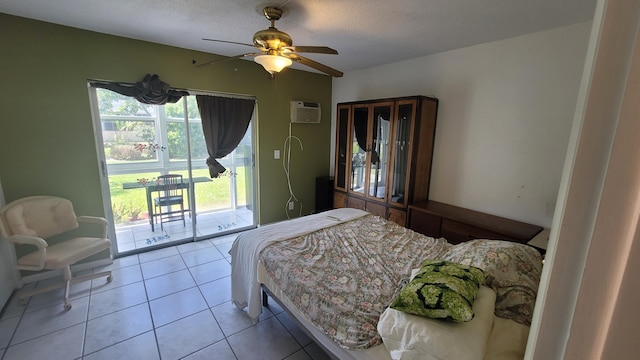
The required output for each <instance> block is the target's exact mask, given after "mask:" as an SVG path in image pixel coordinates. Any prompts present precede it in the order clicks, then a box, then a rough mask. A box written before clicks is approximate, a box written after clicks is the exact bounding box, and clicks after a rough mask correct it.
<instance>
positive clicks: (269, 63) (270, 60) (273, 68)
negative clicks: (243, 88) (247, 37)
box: [253, 55, 293, 74]
mask: <svg viewBox="0 0 640 360" xmlns="http://www.w3.org/2000/svg"><path fill="white" fill-rule="evenodd" d="M253 60H254V61H255V62H257V63H258V64H260V65H262V67H263V68H264V69H265V70H267V71H268V72H269V74H274V73H279V72H280V71H282V69H284V68H286V67H287V66H291V64H292V63H293V62H292V61H291V59H289V58H286V57H284V56H278V55H258V56H256V57H255V58H254V59H253Z"/></svg>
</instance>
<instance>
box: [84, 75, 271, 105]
mask: <svg viewBox="0 0 640 360" xmlns="http://www.w3.org/2000/svg"><path fill="white" fill-rule="evenodd" d="M87 82H88V84H89V85H90V86H91V85H94V84H96V83H109V84H120V85H129V86H134V85H135V84H136V83H131V82H126V81H109V80H98V79H87ZM169 88H170V89H171V90H176V91H186V92H188V93H189V95H208V96H219V97H230V98H236V99H247V100H255V101H256V102H257V101H258V99H257V97H256V96H255V95H243V94H235V93H223V92H216V91H211V90H190V89H182V88H176V87H173V86H170V87H169Z"/></svg>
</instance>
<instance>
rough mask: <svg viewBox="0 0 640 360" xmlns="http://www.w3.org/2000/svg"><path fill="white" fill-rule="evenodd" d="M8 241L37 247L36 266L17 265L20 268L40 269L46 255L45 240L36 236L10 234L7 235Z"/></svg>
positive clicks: (42, 266)
mask: <svg viewBox="0 0 640 360" xmlns="http://www.w3.org/2000/svg"><path fill="white" fill-rule="evenodd" d="M9 241H11V242H12V243H16V244H20V245H31V246H35V247H37V248H38V254H39V256H38V266H19V268H20V269H22V270H34V271H38V270H42V269H43V268H44V263H45V260H46V257H47V242H46V241H44V239H42V238H39V237H37V236H29V235H12V236H9Z"/></svg>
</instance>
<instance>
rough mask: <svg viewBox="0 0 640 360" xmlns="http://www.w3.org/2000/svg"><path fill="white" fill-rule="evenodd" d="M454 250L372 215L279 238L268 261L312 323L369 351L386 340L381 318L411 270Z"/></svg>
mask: <svg viewBox="0 0 640 360" xmlns="http://www.w3.org/2000/svg"><path fill="white" fill-rule="evenodd" d="M450 247H451V245H450V244H448V243H447V242H446V241H445V240H444V239H434V238H431V237H426V236H423V235H421V234H418V233H415V232H413V231H411V230H408V229H406V228H404V227H402V226H399V225H397V224H395V223H393V222H390V221H386V220H384V219H382V218H380V217H378V216H375V215H366V216H364V217H361V218H359V219H356V220H353V221H350V222H346V223H342V224H338V225H335V226H331V227H327V228H324V229H321V230H318V231H316V232H313V233H309V234H306V235H303V236H298V237H294V238H291V239H288V240H283V241H279V242H276V243H273V244H271V245H269V246H267V247H265V248H264V249H263V250H262V252H261V253H260V261H261V262H262V263H263V264H264V266H265V268H266V270H267V271H268V273H269V275H270V276H271V277H272V278H273V279H274V281H275V282H276V284H277V285H278V287H279V288H280V289H281V290H282V291H283V293H284V294H286V296H287V298H288V299H289V300H290V301H291V302H293V303H294V304H295V305H296V307H298V309H299V310H300V311H301V312H302V313H303V314H304V315H305V316H306V318H307V320H308V321H310V322H312V323H313V324H314V325H316V326H317V327H318V328H319V329H322V330H323V331H324V332H325V333H326V334H327V335H328V336H329V337H330V338H332V339H333V340H334V341H335V342H336V343H338V344H339V345H340V346H341V347H343V348H347V349H366V348H368V347H371V346H373V345H376V344H379V343H381V338H380V335H379V334H378V332H377V330H376V326H377V324H378V318H379V317H380V314H381V313H382V312H383V311H384V310H385V308H386V307H387V306H388V305H389V304H390V303H391V301H392V300H393V298H394V297H395V296H396V295H397V294H398V293H399V292H400V290H401V289H402V288H403V287H404V285H405V284H406V283H407V282H408V280H409V277H410V274H411V269H414V268H419V267H420V264H421V263H422V261H423V260H425V259H440V258H442V257H444V255H445V253H446V251H447V250H448V249H449V248H450Z"/></svg>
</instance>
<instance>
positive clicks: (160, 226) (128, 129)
mask: <svg viewBox="0 0 640 360" xmlns="http://www.w3.org/2000/svg"><path fill="white" fill-rule="evenodd" d="M90 89H91V95H92V102H93V104H92V108H93V112H94V122H95V129H96V131H95V133H96V144H97V145H98V149H99V150H100V151H99V156H100V157H101V158H100V159H99V161H100V162H101V164H100V166H101V169H102V170H103V194H104V198H105V204H106V205H105V206H106V207H107V213H108V215H109V217H110V218H111V219H109V220H110V222H111V224H113V234H112V238H113V237H115V240H116V241H115V243H116V249H115V251H117V253H119V254H122V253H131V252H137V251H142V250H147V249H151V248H157V247H160V246H165V245H167V244H175V243H176V242H184V241H190V240H198V239H204V238H211V237H213V236H216V235H221V234H226V233H230V232H234V231H238V230H240V229H245V228H250V227H254V226H255V223H256V221H255V219H256V216H254V211H253V210H254V207H253V204H254V199H253V197H254V193H255V191H254V188H253V187H254V181H253V176H254V174H253V173H254V172H253V163H252V158H253V155H252V154H253V140H252V126H249V128H248V130H247V132H246V134H245V136H244V138H243V140H242V141H241V142H240V144H239V145H238V147H237V148H236V149H235V150H234V151H233V152H232V153H231V154H229V155H228V156H226V157H225V158H223V159H220V160H218V161H219V162H220V163H221V164H222V165H223V166H225V167H226V168H227V171H226V172H225V173H223V175H222V176H220V177H218V178H216V179H211V178H210V176H209V170H208V168H207V165H206V163H205V161H206V158H207V156H208V154H207V150H206V145H205V140H204V135H203V133H202V123H201V119H200V116H199V113H198V107H197V105H196V101H195V96H185V97H183V98H182V99H181V100H179V101H178V102H177V103H174V104H166V105H148V104H142V103H140V102H138V101H137V100H135V99H134V98H131V97H127V96H124V95H120V94H117V93H115V92H112V91H110V90H106V89H100V88H93V87H91V88H90ZM251 123H252V124H253V123H254V122H253V121H252V122H251ZM165 174H179V175H182V179H183V185H179V186H178V187H179V188H180V189H179V190H180V198H181V199H180V201H178V203H179V202H181V203H182V207H180V205H179V204H178V205H173V206H171V207H168V206H167V207H162V206H157V201H158V199H159V198H160V197H162V196H163V193H162V192H161V190H162V187H163V185H164V184H163V180H159V176H161V175H165ZM181 209H184V219H183V217H182V210H181ZM169 212H170V215H171V216H170V217H168V216H164V214H165V213H169ZM167 220H176V221H167Z"/></svg>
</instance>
